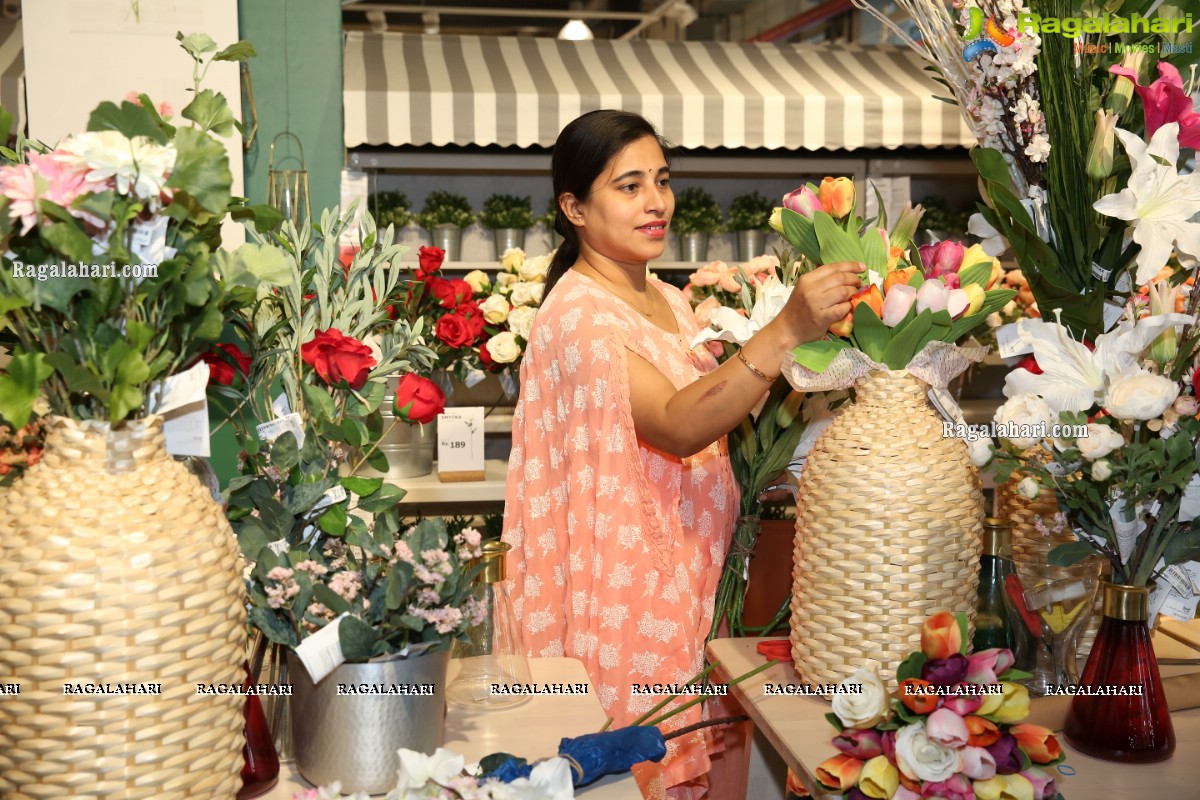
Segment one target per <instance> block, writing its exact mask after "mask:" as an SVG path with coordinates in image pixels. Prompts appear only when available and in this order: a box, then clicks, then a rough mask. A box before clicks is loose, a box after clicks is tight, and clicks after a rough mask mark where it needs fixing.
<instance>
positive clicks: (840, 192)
mask: <svg viewBox="0 0 1200 800" xmlns="http://www.w3.org/2000/svg"><path fill="white" fill-rule="evenodd" d="M817 198H818V199H819V200H820V201H821V207H822V208H823V209H825V213H826V214H828V215H829V216H831V217H833V218H834V219H841V218H843V217H845V216H847V215H848V214H849V213H850V212H851V211H853V210H854V181H852V180H850V179H849V178H826V179H825V180H823V181H821V185H820V186H819V187H817Z"/></svg>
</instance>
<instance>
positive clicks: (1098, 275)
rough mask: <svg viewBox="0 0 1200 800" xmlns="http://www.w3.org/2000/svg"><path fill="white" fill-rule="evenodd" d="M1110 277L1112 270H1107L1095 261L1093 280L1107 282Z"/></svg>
mask: <svg viewBox="0 0 1200 800" xmlns="http://www.w3.org/2000/svg"><path fill="white" fill-rule="evenodd" d="M1109 275H1112V270H1111V269H1105V268H1104V267H1102V266H1100V265H1099V264H1097V263H1096V262H1095V261H1093V262H1092V277H1093V278H1095V279H1096V280H1098V281H1106V280H1108V276H1109Z"/></svg>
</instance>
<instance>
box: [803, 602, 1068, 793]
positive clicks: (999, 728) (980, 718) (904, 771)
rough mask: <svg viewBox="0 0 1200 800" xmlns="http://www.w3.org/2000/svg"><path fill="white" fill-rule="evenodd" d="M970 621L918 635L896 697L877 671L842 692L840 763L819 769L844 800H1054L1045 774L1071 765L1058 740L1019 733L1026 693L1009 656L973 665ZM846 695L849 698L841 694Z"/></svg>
mask: <svg viewBox="0 0 1200 800" xmlns="http://www.w3.org/2000/svg"><path fill="white" fill-rule="evenodd" d="M967 641H968V640H967V619H966V616H965V615H964V614H950V613H949V612H945V611H943V612H940V613H938V614H935V615H933V616H932V617H930V618H929V619H928V620H927V621H926V622H925V624H924V625H922V626H921V649H920V650H919V651H918V652H915V653H913V654H911V655H910V656H909V657H908V658H906V659H905V660H904V662H903V663H902V664H901V665H900V667H899V668H898V669H897V670H896V678H897V679H898V680H899V681H900V686H899V690H898V692H897V696H894V697H890V696H889V695H888V693H887V691H886V690H885V689H884V685H883V682H882V681H881V680H880V679H879V676H878V675H877V674H876V673H875V672H874V671H873V670H869V669H866V668H860V669H859V670H858V671H857V672H856V673H855V674H854V675H851V676H850V677H848V678H847V679H846V680H844V681H842V683H841V684H840V685H839V687H838V688H839V691H838V692H837V693H835V694H834V696H833V711H832V712H831V713H829V714H828V715H826V716H827V717H828V719H829V721H830V723H832V724H833V726H834V727H835V728H837V730H838V734H837V736H835V737H834V738H833V745H834V747H836V748H837V749H838V750H839V751H840V754H839V755H836V756H834V757H832V758H829V759H826V760H825V761H824V762H822V763H821V765H820V766H818V767H817V770H816V778H817V780H818V781H819V782H820V784H821V785H822V786H823V787H825V788H827V789H829V790H831V791H833V792H837V793H840V794H839V797H840V798H842V800H865V799H866V798H880V800H920V799H921V798H935V797H936V798H943V800H1017V799H1018V798H1029V799H1030V800H1054V799H1055V798H1061V795H1060V794H1059V793H1058V791H1057V788H1056V786H1055V783H1054V778H1053V777H1052V776H1051V774H1050V773H1049V771H1048V768H1049V767H1053V766H1054V765H1056V764H1058V763H1059V762H1061V761H1062V760H1063V758H1064V755H1063V751H1062V746H1061V745H1060V744H1059V742H1058V739H1057V737H1056V736H1055V735H1054V733H1053V732H1052V731H1050V730H1049V729H1047V728H1044V727H1042V726H1040V725H1031V724H1026V723H1022V722H1021V720H1022V719H1024V718H1025V717H1026V716H1027V715H1028V713H1029V693H1028V691H1026V689H1025V687H1023V686H1021V685H1019V684H1017V683H1015V682H1014V681H1015V680H1018V679H1020V678H1021V677H1027V676H1026V675H1025V673H1021V672H1018V671H1017V670H1014V669H1013V668H1012V665H1013V654H1012V653H1011V652H1010V651H1009V650H1007V649H995V648H994V649H990V650H983V651H980V652H977V653H973V654H971V655H967V654H966V652H967ZM843 690H844V691H843Z"/></svg>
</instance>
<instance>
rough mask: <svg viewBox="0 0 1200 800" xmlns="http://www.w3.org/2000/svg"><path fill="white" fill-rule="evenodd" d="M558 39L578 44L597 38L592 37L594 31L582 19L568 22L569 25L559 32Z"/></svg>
mask: <svg viewBox="0 0 1200 800" xmlns="http://www.w3.org/2000/svg"><path fill="white" fill-rule="evenodd" d="M558 38H559V39H570V40H571V41H575V42H578V41H583V40H585V39H595V38H596V37H595V36H593V35H592V29H591V28H589V27H588V26H587V23H586V22H584V21H583V20H581V19H572V20H567V24H566V25H563V26H562V30H561V31H559V32H558Z"/></svg>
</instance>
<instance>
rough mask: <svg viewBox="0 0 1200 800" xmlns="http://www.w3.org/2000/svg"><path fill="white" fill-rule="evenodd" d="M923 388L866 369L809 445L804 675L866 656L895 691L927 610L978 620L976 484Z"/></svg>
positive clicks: (799, 640)
mask: <svg viewBox="0 0 1200 800" xmlns="http://www.w3.org/2000/svg"><path fill="white" fill-rule="evenodd" d="M928 388H929V387H928V385H927V384H925V383H923V382H921V381H919V380H917V379H916V378H914V377H912V376H911V375H909V374H908V372H906V371H892V372H872V373H871V374H870V375H868V376H867V377H865V378H863V379H862V380H861V381H860V382H859V383H858V384H857V385H856V386H855V390H856V392H857V399H856V401H855V403H854V405H853V406H852V407H850V408H849V409H847V410H846V411H845V413H843V414H841V415H840V416H839V417H838V418H837V419H836V420H835V421H834V422H833V424H832V425H830V426H829V428H828V429H826V431H825V432H824V433H823V434H821V437H820V438H819V439H817V442H816V444H815V445H814V446H813V449H812V451H811V452H810V453H809V456H808V461H807V463H806V464H805V467H804V473H803V476H802V477H801V480H800V495H799V500H798V501H797V504H796V547H795V567H794V572H793V589H792V615H791V625H792V633H791V641H792V658H793V659H794V660H795V665H796V671H797V672H798V673H799V674H800V676H801V677H802V679H803V680H804V681H805V682H807V683H812V684H827V683H837V682H838V681H841V680H842V679H843V678H845V677H847V676H849V675H850V674H851V673H853V672H854V671H855V670H856V669H857V668H858V667H860V666H864V665H867V666H874V667H876V668H877V669H878V670H879V674H880V677H881V678H883V679H884V680H885V681H886V682H887V684H888V686H889V687H890V688H891V689H892V690H895V688H896V682H895V671H896V667H897V666H899V664H900V662H901V661H903V659H904V658H905V657H906V656H907V655H908V654H909V653H911V652H913V651H914V650H918V649H920V642H921V624H922V623H923V622H924V621H925V620H926V619H927V618H928V617H930V616H931V615H933V614H934V613H936V612H938V611H952V612H957V611H962V612H965V613H966V614H967V615H968V618H969V619H970V620H971V623H972V624H971V627H972V629H973V628H974V614H975V593H976V587H977V586H978V584H979V556H980V550H981V548H982V536H983V524H982V520H983V492H982V488H981V484H980V480H979V472H978V470H976V468H975V466H974V465H973V464H972V463H971V459H970V457H969V456H968V454H967V447H966V444H965V443H964V442H963V441H962V440H961V439H954V438H943V436H942V419H941V417H940V416H938V415H937V413H936V412H935V411H934V410H933V408H932V406H930V404H929V402H928V400H927V399H926V392H927V391H928Z"/></svg>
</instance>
